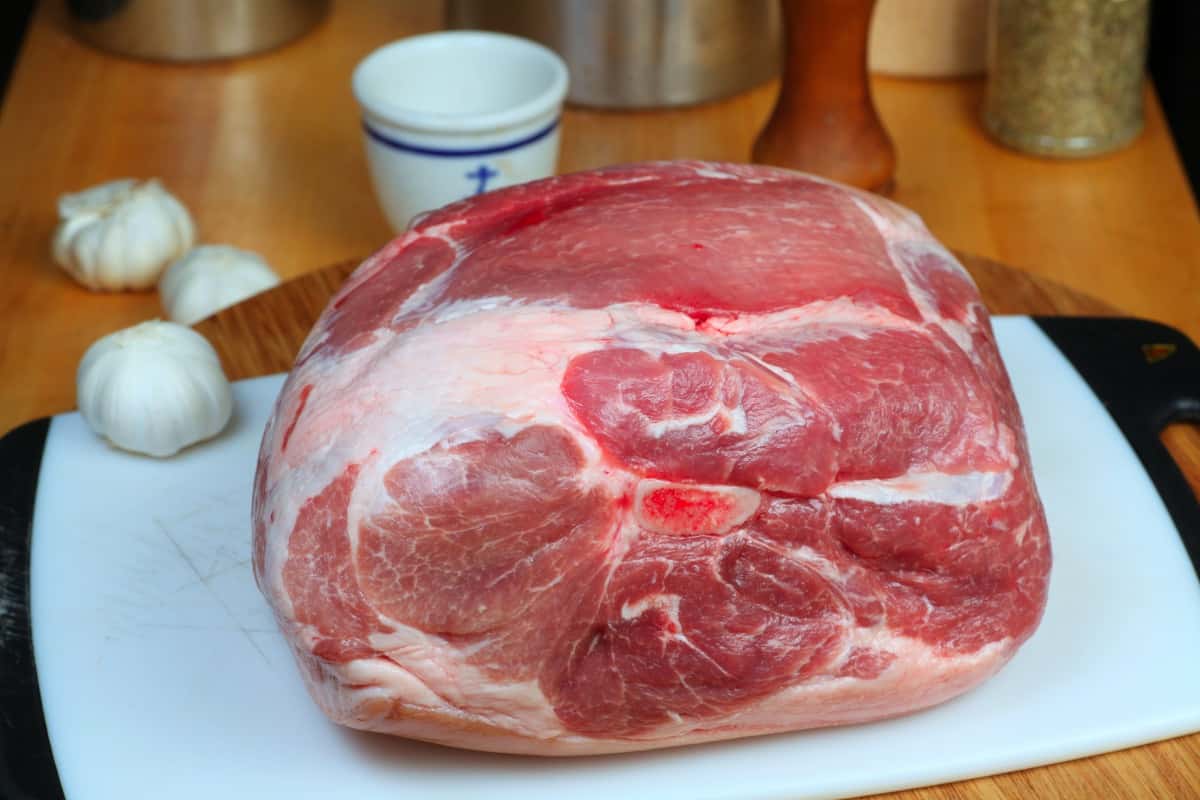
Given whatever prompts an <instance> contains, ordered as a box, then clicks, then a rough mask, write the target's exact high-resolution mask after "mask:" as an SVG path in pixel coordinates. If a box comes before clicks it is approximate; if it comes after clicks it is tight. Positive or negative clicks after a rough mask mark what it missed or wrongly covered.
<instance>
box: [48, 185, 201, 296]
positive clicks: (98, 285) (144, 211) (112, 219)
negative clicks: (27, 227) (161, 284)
mask: <svg viewBox="0 0 1200 800" xmlns="http://www.w3.org/2000/svg"><path fill="white" fill-rule="evenodd" d="M58 217H59V223H58V228H57V229H56V230H55V231H54V260H55V261H56V262H57V263H58V265H59V266H60V267H62V268H63V269H64V270H66V271H67V272H68V273H69V274H70V275H71V277H72V278H74V279H75V280H77V281H79V282H80V283H82V284H83V285H84V286H86V287H88V288H89V289H96V290H107V291H121V290H125V289H149V288H150V287H152V286H154V284H156V283H157V282H158V278H159V276H160V275H162V272H163V270H164V269H166V266H167V264H169V263H170V262H171V261H172V260H173V259H175V258H177V257H179V256H180V255H182V254H183V253H185V252H186V251H187V250H188V249H189V248H190V247H191V246H192V243H193V242H194V241H195V240H196V226H195V225H194V224H193V223H192V217H191V215H189V214H188V211H187V209H186V208H184V207H183V204H182V203H180V202H179V201H178V200H176V199H175V198H174V197H173V196H172V195H171V194H170V192H168V191H167V190H166V189H164V188H163V187H162V185H161V184H159V182H158V181H156V180H149V181H144V182H139V181H136V180H133V179H131V178H127V179H124V180H119V181H110V182H108V183H102V184H100V185H99V186H93V187H92V188H90V189H85V190H84V191H82V192H77V193H75V194H67V195H63V196H62V197H61V198H59V201H58Z"/></svg>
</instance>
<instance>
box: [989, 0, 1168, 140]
mask: <svg viewBox="0 0 1200 800" xmlns="http://www.w3.org/2000/svg"><path fill="white" fill-rule="evenodd" d="M1149 10H1150V0H993V4H992V19H991V28H990V33H989V61H990V65H989V67H990V71H989V77H988V84H987V92H986V95H985V98H984V110H983V123H984V127H986V128H987V130H988V131H989V132H990V133H991V134H992V135H993V136H994V137H995V138H996V139H998V140H1000V141H1001V142H1002V143H1004V144H1006V145H1008V146H1010V147H1014V148H1016V149H1018V150H1023V151H1025V152H1028V153H1034V154H1036V155H1046V156H1065V157H1073V156H1090V155H1098V154H1100V153H1108V152H1111V151H1113V150H1118V149H1120V148H1121V147H1124V146H1125V145H1126V144H1128V143H1129V142H1131V141H1133V139H1134V138H1136V137H1137V135H1138V133H1140V132H1141V130H1142V120H1143V117H1142V91H1143V90H1142V83H1143V78H1144V75H1145V65H1146V36H1147V30H1148V28H1149Z"/></svg>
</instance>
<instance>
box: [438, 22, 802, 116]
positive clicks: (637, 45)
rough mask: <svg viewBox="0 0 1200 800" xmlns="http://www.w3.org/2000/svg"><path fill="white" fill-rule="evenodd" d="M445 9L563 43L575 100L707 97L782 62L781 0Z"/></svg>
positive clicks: (625, 104)
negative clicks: (778, 1) (780, 35)
mask: <svg viewBox="0 0 1200 800" xmlns="http://www.w3.org/2000/svg"><path fill="white" fill-rule="evenodd" d="M446 17H447V19H446V21H447V24H448V25H449V26H450V27H452V28H474V29H481V30H492V31H502V32H504V33H512V34H515V35H517V36H524V37H526V38H529V39H534V40H536V41H538V42H541V43H542V44H544V45H546V46H548V47H550V48H552V49H553V50H555V51H557V52H558V54H559V55H561V56H562V57H563V60H565V61H566V62H567V66H568V67H569V68H570V70H571V89H570V94H569V95H568V96H567V99H568V100H570V101H571V102H573V103H579V104H582V105H588V106H599V107H609V108H645V107H661V106H680V105H689V104H692V103H701V102H704V101H706V100H715V99H717V98H720V97H724V96H727V95H731V94H735V93H737V92H739V91H742V90H744V89H748V88H750V87H751V86H754V85H756V84H759V83H762V82H763V81H766V80H768V79H769V78H771V77H773V76H774V75H776V74H777V73H778V70H779V8H778V3H776V2H775V0H603V1H601V0H505V2H497V1H496V0H449V2H448V3H447V5H446Z"/></svg>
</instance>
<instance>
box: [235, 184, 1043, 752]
mask: <svg viewBox="0 0 1200 800" xmlns="http://www.w3.org/2000/svg"><path fill="white" fill-rule="evenodd" d="M254 524H255V529H254V567H255V574H256V576H257V579H258V582H259V585H260V587H261V588H262V590H263V592H264V593H265V595H266V597H267V598H268V600H269V601H270V603H271V605H272V606H273V608H274V609H275V612H276V614H277V616H278V619H279V624H280V626H281V628H282V630H283V632H284V634H285V636H286V638H287V640H288V641H289V642H290V644H291V646H292V648H293V650H294V652H295V655H296V658H297V660H298V661H299V663H300V666H301V671H302V673H303V676H304V679H305V681H306V682H307V684H308V688H309V689H310V691H311V693H312V695H313V697H314V698H315V700H316V702H317V703H318V704H319V705H320V706H321V708H322V709H323V710H324V711H325V712H326V713H327V714H328V715H329V716H330V717H331V718H332V719H334V720H335V721H337V722H339V723H343V724H345V725H350V726H353V727H356V728H364V729H369V730H376V731H384V732H387V733H393V734H398V735H401V736H408V737H414V738H418V739H426V740H430V741H435V742H442V743H445V744H449V745H454V746H458V747H467V748H475V749H481V750H495V751H507V752H520V753H536V754H547V755H559V754H584V753H602V752H616V751H623V750H636V749H644V748H652V747H663V746H668V745H679V744H685V743H690V742H701V741H707V740H714V739H726V738H732V737H738V736H748V735H753V734H762V733H770V732H777V731H786V730H795V729H801V728H811V727H817V726H825V725H835V724H843V723H851V722H860V721H864V720H873V719H879V718H882V717H888V716H892V715H896V714H902V713H905V712H909V711H912V710H914V709H918V708H922V707H926V706H929V705H932V704H934V703H939V702H941V701H943V700H946V699H947V698H950V697H952V696H954V695H957V694H959V693H961V692H963V691H966V690H967V689H970V688H971V687H973V686H975V685H977V684H978V683H980V682H981V681H983V680H985V679H986V678H988V677H989V676H990V675H992V674H993V673H995V672H996V671H997V670H998V669H1000V667H1001V666H1002V665H1003V664H1004V663H1005V662H1007V661H1008V660H1009V659H1010V658H1011V657H1012V655H1013V654H1014V652H1015V651H1016V650H1017V648H1018V647H1019V646H1020V645H1021V643H1022V642H1024V641H1025V640H1026V639H1027V638H1028V637H1029V636H1030V635H1031V634H1032V633H1033V631H1034V629H1035V628H1036V626H1037V624H1038V621H1039V619H1040V617H1041V614H1042V609H1043V606H1044V604H1045V599H1046V587H1047V578H1048V572H1049V568H1050V549H1049V542H1048V538H1047V531H1046V522H1045V519H1044V515H1043V512H1042V508H1041V505H1040V502H1039V500H1038V497H1037V493H1036V489H1035V487H1034V484H1033V480H1032V476H1031V472H1030V467H1029V458H1028V453H1027V450H1026V445H1025V439H1024V432H1023V429H1022V425H1021V420H1020V417H1019V414H1018V410H1017V406H1016V402H1015V400H1014V398H1013V395H1012V391H1011V389H1010V386H1009V382H1008V378H1007V375H1006V373H1005V371H1004V367H1003V365H1002V364H1001V362H1000V358H999V355H998V353H997V350H996V346H995V342H994V339H993V336H992V332H991V327H990V323H989V320H988V316H987V313H986V311H985V309H984V307H983V305H982V304H981V301H980V299H979V296H978V293H977V292H976V289H975V287H974V285H973V284H972V282H971V280H970V278H969V277H968V276H967V274H966V273H965V272H964V270H963V269H962V267H961V266H960V265H959V264H958V263H957V262H956V261H955V260H954V258H953V257H952V256H951V255H950V254H949V253H948V252H947V251H946V250H945V249H944V248H943V247H942V246H940V245H939V244H938V243H937V242H936V241H934V240H933V239H932V237H931V236H930V235H929V233H928V231H926V229H925V228H924V226H923V225H922V224H921V222H920V220H918V219H917V218H916V217H915V216H914V215H913V214H911V213H910V212H908V211H905V210H904V209H902V208H900V207H898V206H896V205H894V204H892V203H890V202H888V201H886V200H882V199H880V198H878V197H875V196H872V195H869V194H865V193H860V192H857V191H855V190H852V189H848V188H846V187H843V186H839V185H836V184H833V183H829V182H827V181H823V180H820V179H817V178H813V177H810V176H806V175H802V174H797V173H792V172H787V171H782V170H775V169H765V168H759V167H750V166H735V165H727V164H707V163H688V162H674V163H661V164H643V165H634V166H629V167H620V168H613V169H607V170H601V171H597V172H588V173H580V174H576V175H569V176H565V177H560V178H553V179H550V180H547V181H541V182H538V183H533V184H527V185H524V186H518V187H515V188H511V189H507V190H504V191H499V192H495V193H492V194H485V195H482V196H479V197H475V198H471V199H470V200H466V201H463V202H461V203H458V204H455V205H452V206H449V207H446V208H444V209H441V210H439V211H435V212H432V213H430V214H428V215H426V216H424V217H422V218H420V219H419V220H417V221H416V222H415V224H414V225H413V227H412V229H411V230H410V231H409V232H408V233H407V234H405V235H404V236H402V237H401V238H399V239H397V240H396V241H394V242H392V243H391V244H389V245H388V246H387V247H386V248H384V249H383V250H382V251H381V252H380V253H378V254H377V255H375V256H374V257H372V258H371V259H369V260H368V261H367V262H366V263H364V264H363V265H362V266H361V267H360V268H359V269H358V271H357V272H355V274H354V275H353V276H352V277H351V278H350V279H349V281H348V282H347V283H346V285H345V286H344V287H343V288H342V289H341V291H340V292H339V293H338V295H337V297H336V298H335V299H334V301H333V303H332V304H331V305H330V306H329V308H328V309H326V311H325V313H324V315H323V316H322V317H321V319H320V321H319V322H318V323H317V325H316V327H315V328H314V329H313V332H312V334H311V335H310V337H309V339H308V341H307V343H306V344H305V346H304V348H303V350H302V352H301V354H300V357H299V359H298V361H297V364H296V367H295V369H294V370H293V372H292V374H291V376H290V377H289V379H288V381H287V384H286V386H285V387H284V389H283V392H282V394H281V395H280V398H279V401H278V404H277V406H276V409H275V413H274V416H273V418H272V421H271V423H270V424H269V426H268V428H267V431H266V434H265V437H264V440H263V446H262V452H261V456H260V462H259V469H258V474H257V480H256V490H255V500H254Z"/></svg>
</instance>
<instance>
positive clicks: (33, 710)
mask: <svg viewBox="0 0 1200 800" xmlns="http://www.w3.org/2000/svg"><path fill="white" fill-rule="evenodd" d="M49 430H50V420H48V419H40V420H37V421H36V422H30V423H29V424H27V425H23V426H22V427H20V428H17V429H16V430H15V431H12V432H11V433H9V434H8V435H7V436H4V437H3V438H0V593H2V596H0V797H4V798H10V800H61V798H62V797H63V790H62V784H60V783H59V780H58V770H57V769H55V766H54V757H53V756H52V755H51V752H50V739H49V737H48V736H47V734H46V719H45V717H44V716H43V714H42V696H41V692H39V691H38V680H37V671H36V670H35V669H34V664H33V633H32V630H31V629H30V616H29V552H30V534H31V533H32V532H33V504H34V501H35V500H36V497H37V484H38V472H39V470H40V469H41V464H42V453H43V452H44V451H45V447H46V434H47V433H48V432H49Z"/></svg>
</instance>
